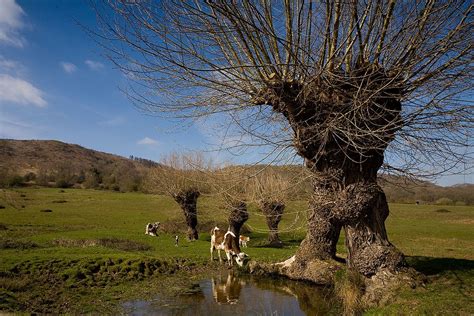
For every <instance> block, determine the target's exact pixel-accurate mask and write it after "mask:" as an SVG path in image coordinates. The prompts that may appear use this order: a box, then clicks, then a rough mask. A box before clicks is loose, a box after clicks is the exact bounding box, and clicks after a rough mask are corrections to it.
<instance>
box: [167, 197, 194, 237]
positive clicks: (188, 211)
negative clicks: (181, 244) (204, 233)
mask: <svg viewBox="0 0 474 316" xmlns="http://www.w3.org/2000/svg"><path fill="white" fill-rule="evenodd" d="M199 196H200V193H199V191H197V190H196V189H187V190H182V191H180V192H177V193H175V194H173V198H174V200H175V201H176V202H177V203H178V204H179V206H180V207H181V209H182V210H183V213H184V217H185V218H186V225H187V226H188V231H187V235H188V240H190V241H194V240H197V239H198V237H199V236H198V231H197V229H196V226H197V223H198V220H197V200H198V198H199Z"/></svg>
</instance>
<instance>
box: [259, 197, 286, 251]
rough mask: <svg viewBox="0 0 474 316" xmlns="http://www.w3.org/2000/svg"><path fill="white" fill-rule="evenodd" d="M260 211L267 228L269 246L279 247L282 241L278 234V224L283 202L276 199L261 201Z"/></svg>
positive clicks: (282, 210)
mask: <svg viewBox="0 0 474 316" xmlns="http://www.w3.org/2000/svg"><path fill="white" fill-rule="evenodd" d="M260 208H261V209H262V213H263V214H264V215H265V219H266V221H267V226H268V229H269V230H270V231H269V233H268V242H269V243H270V245H271V246H276V247H280V246H281V245H282V242H281V240H280V237H279V236H278V224H279V223H280V221H281V217H282V215H283V212H284V210H285V204H284V203H281V202H277V201H263V202H262V203H261V205H260Z"/></svg>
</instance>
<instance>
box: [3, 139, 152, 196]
mask: <svg viewBox="0 0 474 316" xmlns="http://www.w3.org/2000/svg"><path fill="white" fill-rule="evenodd" d="M158 165H159V164H157V163H156V162H153V161H150V160H146V159H142V158H133V159H129V158H124V157H121V156H117V155H113V154H109V153H104V152H100V151H96V150H92V149H87V148H84V147H82V146H79V145H74V144H67V143H63V142H60V141H55V140H11V139H1V140H0V179H2V180H3V181H2V182H3V183H2V184H3V185H8V184H10V185H11V184H15V182H19V181H20V178H23V180H24V182H27V183H28V182H29V183H36V184H40V185H56V186H60V187H70V186H81V187H89V188H97V187H103V188H107V189H114V190H120V191H134V190H138V189H139V187H140V182H141V178H142V175H143V173H144V171H145V170H146V169H148V168H150V167H154V166H158ZM0 181H1V180H0Z"/></svg>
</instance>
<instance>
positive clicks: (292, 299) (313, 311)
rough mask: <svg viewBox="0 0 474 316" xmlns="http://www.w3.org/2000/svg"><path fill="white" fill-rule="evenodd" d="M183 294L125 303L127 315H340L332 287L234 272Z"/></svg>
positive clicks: (200, 284) (207, 281)
mask: <svg viewBox="0 0 474 316" xmlns="http://www.w3.org/2000/svg"><path fill="white" fill-rule="evenodd" d="M185 292H186V293H185V294H183V295H179V296H177V297H173V298H166V297H159V296H158V297H156V298H155V299H153V300H150V301H142V300H136V301H129V302H126V303H124V304H123V306H122V307H123V308H124V313H125V314H127V315H193V316H197V315H206V316H211V315H233V316H235V315H328V314H340V312H341V308H340V304H339V303H338V301H337V300H336V298H335V297H334V295H333V292H332V290H331V289H328V288H324V287H318V286H315V285H311V284H307V283H303V282H296V281H291V280H287V279H274V278H268V277H265V278H263V277H252V276H248V275H244V276H237V275H236V274H234V273H233V272H232V271H230V272H228V273H222V274H220V275H216V276H213V277H212V278H209V279H205V280H202V281H200V282H199V283H198V284H195V285H194V287H193V288H191V289H189V290H188V291H185Z"/></svg>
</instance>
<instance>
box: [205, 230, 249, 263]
mask: <svg viewBox="0 0 474 316" xmlns="http://www.w3.org/2000/svg"><path fill="white" fill-rule="evenodd" d="M214 250H217V254H218V256H219V262H222V258H221V250H224V251H225V254H226V256H227V263H228V264H229V266H232V265H233V263H234V260H233V259H234V258H235V262H237V264H238V265H239V266H241V267H242V266H243V265H244V262H245V261H246V260H247V259H248V255H247V254H246V253H244V252H242V251H240V247H239V239H238V238H237V237H236V236H235V234H234V233H233V232H231V231H227V232H224V231H223V230H221V229H219V227H217V226H216V227H214V228H213V229H212V230H211V260H214Z"/></svg>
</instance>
